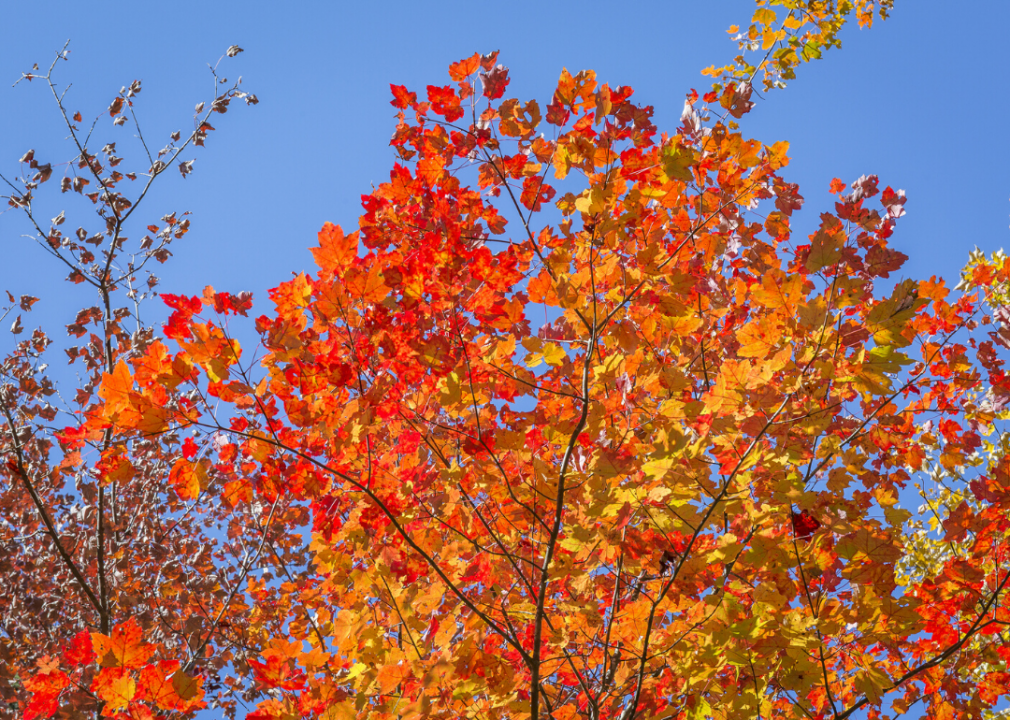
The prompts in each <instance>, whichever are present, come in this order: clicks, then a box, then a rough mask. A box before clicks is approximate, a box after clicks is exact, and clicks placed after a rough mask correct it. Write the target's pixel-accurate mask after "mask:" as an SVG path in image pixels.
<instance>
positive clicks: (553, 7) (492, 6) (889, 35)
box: [0, 0, 1010, 327]
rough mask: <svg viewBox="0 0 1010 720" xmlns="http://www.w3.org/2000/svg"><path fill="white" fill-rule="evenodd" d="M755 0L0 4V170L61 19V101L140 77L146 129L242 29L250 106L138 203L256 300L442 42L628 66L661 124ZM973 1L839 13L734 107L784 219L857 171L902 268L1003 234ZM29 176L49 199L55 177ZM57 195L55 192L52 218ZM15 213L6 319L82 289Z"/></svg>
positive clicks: (520, 81) (954, 260)
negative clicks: (877, 188)
mask: <svg viewBox="0 0 1010 720" xmlns="http://www.w3.org/2000/svg"><path fill="white" fill-rule="evenodd" d="M752 5H753V3H752V2H751V0H720V2H704V3H701V2H691V3H689V2H682V1H681V0H668V1H667V2H661V3H660V2H635V1H631V0H629V1H628V2H624V3H621V4H619V5H615V4H614V3H612V2H598V1H595V0H591V1H580V2H574V1H568V0H565V1H559V2H552V3H540V2H525V1H519V2H513V3H509V4H500V3H472V2H431V3H417V2H373V3H346V2H300V3H275V2H270V3H267V2H243V3H238V2H214V3H202V4H197V3H181V4H178V5H173V6H171V11H169V10H168V8H169V6H166V5H163V4H160V3H158V4H156V3H125V2H109V3H103V4H102V6H101V9H100V10H98V9H96V6H93V5H85V4H81V3H73V2H33V3H17V4H10V5H8V6H7V7H6V8H5V22H4V29H3V30H2V31H0V33H2V40H3V42H2V43H0V107H2V108H3V109H4V112H3V113H0V172H3V173H4V174H5V175H11V174H14V173H15V172H16V170H17V164H16V162H17V159H18V158H19V157H20V156H21V155H22V154H23V153H24V152H25V151H26V150H27V149H29V148H35V149H36V150H37V151H38V155H39V156H40V157H43V156H44V159H46V160H50V161H56V160H62V159H65V158H66V157H69V155H70V153H69V149H68V147H67V146H66V144H65V143H64V144H62V147H60V144H61V142H62V138H63V137H64V136H65V134H66V133H65V132H64V131H61V129H60V128H59V126H58V124H57V122H56V120H57V118H56V116H55V112H54V110H55V108H54V104H53V102H52V99H51V98H50V97H49V96H48V94H47V93H46V92H45V89H44V87H42V86H41V85H40V84H39V83H32V84H31V85H28V84H26V83H22V84H20V85H19V86H17V87H15V88H11V87H10V83H12V82H13V81H14V80H15V79H17V77H18V76H19V74H20V72H21V71H22V70H27V69H29V68H30V67H31V65H32V63H34V62H38V63H39V64H40V65H48V63H49V61H50V59H51V58H52V57H53V54H54V52H55V51H56V50H57V49H58V48H60V47H62V45H63V43H64V42H65V41H66V40H67V39H68V38H69V39H71V46H70V47H71V50H72V53H71V56H70V57H71V62H69V63H61V64H60V66H59V68H58V73H59V74H58V79H60V80H62V81H64V82H66V81H70V82H72V83H73V88H72V89H71V90H70V92H69V94H68V96H67V97H68V105H69V106H70V107H71V108H74V109H80V110H81V111H82V113H83V114H84V116H85V117H86V118H91V117H94V116H95V115H96V114H98V113H99V112H101V111H102V110H103V109H104V108H105V107H107V106H108V104H109V102H110V101H111V100H112V98H113V96H114V94H115V92H116V91H117V90H118V89H119V88H120V87H121V86H122V85H127V84H129V83H130V82H131V81H132V80H134V79H138V78H139V79H141V80H142V81H143V91H142V93H141V95H140V96H139V103H138V106H137V111H138V113H139V116H140V119H141V122H142V129H143V131H144V134H145V136H146V137H147V138H148V140H149V142H150V143H151V144H152V145H156V146H158V147H160V146H161V144H162V143H163V142H165V141H167V136H168V134H169V133H170V132H171V131H173V130H177V129H182V130H183V131H186V130H187V129H189V128H191V126H192V121H191V117H192V108H193V106H194V104H195V103H196V102H197V101H199V100H201V99H205V98H206V97H207V95H208V93H209V87H210V84H209V81H210V75H209V73H208V71H207V63H208V62H214V61H216V60H217V58H218V57H219V56H220V55H221V54H222V53H223V52H224V50H225V49H226V48H227V47H228V46H229V45H232V44H238V45H240V46H242V47H243V48H244V49H245V50H246V52H244V53H243V54H241V55H239V56H238V57H236V58H234V59H230V60H226V61H225V62H224V63H223V64H222V68H223V72H224V74H225V75H228V76H232V77H234V75H236V74H241V75H243V76H244V79H245V83H244V87H245V88H246V89H248V90H249V91H251V92H254V93H256V94H257V96H258V97H259V99H260V101H261V102H260V104H259V105H258V106H256V107H252V108H245V107H238V108H236V109H235V111H234V112H229V113H228V114H227V115H226V116H224V117H221V116H218V118H217V119H218V120H219V122H218V123H217V127H218V131H217V132H215V133H212V134H211V138H210V140H209V141H208V146H207V147H206V148H202V149H197V150H196V151H195V152H193V153H192V154H191V155H192V157H195V158H196V163H195V165H194V173H193V174H192V175H191V176H189V177H188V178H187V179H186V180H183V179H182V178H181V177H180V176H179V175H178V174H177V173H174V172H173V173H172V174H171V175H170V176H167V177H164V178H162V179H161V180H160V181H159V184H158V186H157V189H156V192H155V193H153V195H152V196H151V197H150V198H149V199H148V201H147V212H146V213H141V215H142V217H140V218H138V220H139V221H140V223H141V224H142V225H146V224H147V223H148V222H152V221H155V220H156V219H157V218H159V217H160V216H161V215H162V214H165V213H167V212H170V211H172V210H176V211H180V212H181V211H184V210H189V211H191V212H192V216H191V218H192V221H193V229H192V231H191V232H190V233H189V235H187V236H186V237H185V238H184V239H183V240H182V241H181V242H179V243H177V244H176V245H175V246H174V247H173V251H174V252H175V258H173V259H172V260H171V261H170V262H169V263H168V264H167V265H165V266H162V267H161V268H159V269H158V272H157V274H158V275H159V276H160V277H161V278H162V289H163V291H171V292H187V293H197V292H199V291H200V290H201V289H202V288H203V287H204V286H205V285H207V284H212V285H214V286H215V287H216V288H218V289H221V290H231V291H238V290H251V291H253V292H254V293H255V295H256V298H257V301H258V302H257V305H258V306H259V307H261V308H264V309H265V307H264V305H263V304H262V303H263V301H264V300H265V294H264V291H265V290H266V288H269V287H273V286H274V285H276V284H277V283H278V282H280V281H282V280H284V279H286V278H288V277H290V274H291V273H292V272H298V271H301V270H309V269H311V267H312V264H311V256H310V255H309V253H308V251H307V248H308V247H309V246H310V245H312V244H313V243H314V240H315V233H316V231H317V230H318V229H319V227H320V226H321V225H322V224H323V222H326V221H331V222H336V223H339V224H342V225H344V227H345V228H346V227H352V228H353V226H354V225H355V223H356V221H357V216H358V214H359V210H360V206H359V196H360V195H361V194H362V193H366V192H368V191H369V189H370V185H371V183H379V182H381V181H382V180H384V179H385V178H387V177H388V171H389V168H390V167H391V165H392V162H393V155H392V152H391V150H390V148H389V147H388V140H389V137H390V135H391V133H392V131H393V127H394V124H395V122H394V117H393V116H394V110H393V108H392V107H390V105H389V104H388V101H389V90H388V86H389V83H390V82H394V83H397V84H405V85H407V86H408V87H409V88H411V89H415V90H421V91H423V88H424V86H425V85H427V84H429V83H430V84H445V83H446V82H448V76H447V73H446V68H447V66H448V64H449V63H450V62H452V61H454V60H458V59H460V58H462V57H464V56H467V55H469V54H471V53H472V52H474V51H477V50H479V51H482V52H486V51H489V50H494V49H500V50H501V56H500V61H501V62H503V63H504V64H506V65H508V66H509V67H510V70H511V77H512V84H511V86H510V88H509V91H508V95H509V96H518V97H520V98H523V99H525V98H528V97H536V98H538V99H540V100H546V99H547V98H549V96H550V92H551V90H552V89H553V87H554V84H555V82H556V80H557V77H558V74H559V72H560V70H561V68H562V67H568V68H569V69H570V70H572V71H577V70H579V69H583V68H592V69H594V70H596V72H597V74H598V76H599V77H600V79H601V81H606V82H609V83H610V84H611V85H615V84H616V85H631V86H632V87H634V88H635V90H636V95H635V97H636V98H637V100H638V101H639V102H645V103H650V104H653V105H654V106H655V107H656V120H657V125H658V126H659V128H660V129H661V130H663V129H666V130H673V129H674V128H675V127H676V125H677V122H676V121H677V118H678V117H679V114H680V110H681V107H682V103H683V97H684V93H685V92H686V91H687V90H688V89H689V88H691V87H698V88H699V89H701V88H704V87H705V78H703V77H701V76H700V75H699V70H700V69H701V68H703V67H706V66H708V65H711V64H714V63H719V62H723V61H725V60H727V59H728V58H730V57H732V55H733V54H734V49H735V48H734V45H733V44H732V43H731V42H730V41H729V40H728V35H727V34H726V29H727V28H728V27H729V25H731V24H733V23H740V24H743V23H744V22H746V20H747V19H748V18H749V16H750V11H751V9H752ZM980 9H982V10H984V11H985V17H984V21H982V16H981V13H979V12H978V10H980ZM974 10H975V12H973V13H971V14H968V13H961V14H958V13H954V12H952V11H951V7H950V4H949V3H942V2H939V1H938V0H915V2H908V1H907V0H905V1H903V0H899V2H898V3H897V9H896V10H895V11H894V14H893V17H892V19H891V20H889V21H888V22H886V23H883V24H879V25H878V26H876V27H875V28H874V29H873V30H871V31H859V30H858V29H856V28H855V27H852V28H847V30H846V32H845V34H844V35H843V39H844V47H843V48H842V50H841V51H832V52H830V53H828V54H826V55H825V57H824V59H823V60H821V61H820V62H816V63H813V64H811V65H809V66H807V67H804V68H801V74H800V77H799V78H798V79H797V80H796V81H794V82H793V83H792V84H791V85H790V86H789V87H788V88H787V89H786V90H784V91H779V92H775V93H772V94H771V95H770V96H769V97H767V99H766V100H765V101H764V102H759V104H758V106H757V108H756V110H755V111H754V112H752V113H751V114H750V115H749V116H747V118H746V121H745V125H744V131H745V132H746V133H748V134H749V135H751V136H753V137H756V138H758V139H760V140H763V141H765V142H769V143H770V142H773V141H776V140H782V139H785V140H788V141H789V142H790V143H791V153H790V154H791V156H792V158H793V162H792V165H791V168H790V169H789V170H787V171H786V176H787V178H789V179H790V180H793V181H796V182H799V183H800V184H801V192H802V194H803V195H804V196H805V197H806V198H807V205H806V208H805V212H804V215H803V216H802V218H801V220H800V222H799V223H798V225H797V227H798V228H801V229H803V230H809V229H810V228H811V227H812V226H813V225H814V224H815V223H816V219H817V216H818V214H819V213H820V212H821V211H822V210H825V209H828V208H830V207H831V198H830V196H829V195H828V193H827V186H828V182H829V181H830V180H831V178H833V177H836V176H837V177H840V178H842V179H843V180H845V181H846V182H849V181H851V180H853V179H854V178H856V177H858V176H859V175H861V174H863V173H877V174H879V175H880V176H881V180H882V184H890V185H893V186H894V187H895V188H903V189H905V190H906V191H907V192H908V196H909V201H908V205H907V206H906V207H907V210H908V215H907V216H906V217H905V218H904V219H903V220H902V221H901V223H900V225H899V229H898V233H897V234H896V236H895V238H894V242H895V243H896V244H897V246H898V247H899V248H901V249H902V250H904V251H905V252H906V253H907V254H908V255H910V256H911V261H910V262H909V264H908V265H906V267H905V269H904V274H905V275H906V276H912V277H928V276H929V275H932V274H939V275H943V276H945V277H947V278H956V275H957V272H958V270H959V268H960V267H961V266H962V265H963V264H964V262H965V259H966V257H967V253H968V252H969V250H970V249H971V248H972V247H973V246H974V245H975V244H978V245H979V246H981V247H982V248H983V249H986V250H994V249H997V248H999V247H1001V246H1003V245H1004V244H1007V245H1010V243H1008V242H1007V232H1008V230H1007V224H1008V214H1010V202H1008V196H1010V188H1008V185H1010V182H1008V179H1007V174H1006V171H1005V170H1004V168H1007V167H1010V162H1008V160H1010V139H1008V136H1007V134H1006V133H1005V132H1003V131H1002V130H1001V129H1000V124H999V118H1001V117H1004V116H1005V115H1006V114H1007V113H1006V111H1007V107H1006V106H1007V99H1006V87H1005V86H1006V84H1007V80H1006V79H1005V75H1004V74H1003V73H1001V69H1002V68H1004V67H1005V66H1006V60H1005V58H1004V55H1003V51H1002V49H1001V44H1000V43H999V42H998V41H997V40H996V39H995V33H996V32H998V31H999V29H1000V28H1005V27H1007V26H1008V25H1010V23H1008V20H1010V4H1007V3H1002V2H994V1H989V2H981V3H978V4H977V6H976V7H975V8H974ZM985 28H991V29H992V30H991V35H990V36H989V37H986V36H985V35H983V34H981V29H985ZM97 132H99V133H100V135H99V136H98V137H99V140H101V141H102V142H105V140H106V139H117V140H118V141H119V146H118V147H119V154H120V155H122V156H124V157H126V158H127V159H128V160H129V159H130V158H137V159H139V157H138V155H137V152H136V151H137V147H136V146H135V145H133V144H131V142H130V140H131V139H132V135H133V133H134V130H133V128H132V122H131V123H128V124H127V126H126V127H123V128H113V127H112V126H111V120H109V119H108V118H107V117H106V118H103V120H102V121H100V123H99V129H98V131H97ZM58 148H59V150H57V149H58ZM47 189H49V188H47ZM44 196H47V197H44V199H48V201H49V202H50V205H51V207H52V213H51V215H56V214H57V213H58V212H59V210H60V209H62V206H60V205H59V201H60V200H61V197H60V196H59V195H58V194H56V193H53V192H52V190H50V192H49V193H45V194H44ZM64 197H65V196H64ZM48 207H49V206H48V205H47V206H46V208H47V210H46V212H48ZM40 214H41V215H43V216H44V217H50V216H51V215H49V214H45V212H40ZM77 217H80V216H79V215H78V216H77ZM77 217H72V210H71V209H68V218H69V219H70V220H71V221H73V220H76V219H77ZM24 232H27V228H26V225H25V223H24V221H23V220H22V219H20V218H19V217H17V216H16V214H15V213H13V212H7V213H4V214H0V238H2V242H3V248H4V259H5V262H4V263H2V264H0V290H5V289H6V290H10V291H11V292H13V293H14V294H15V295H19V294H22V293H30V294H33V295H37V296H39V297H41V298H42V300H43V302H41V303H39V304H38V305H37V306H36V311H35V312H34V313H33V315H32V318H31V321H32V322H31V323H29V322H27V321H28V318H26V324H29V325H30V324H34V323H36V322H40V321H41V322H45V323H46V324H50V323H54V324H55V323H58V324H57V325H56V326H57V327H59V325H62V324H65V323H67V322H69V321H70V320H71V318H70V317H68V315H69V314H70V312H71V311H73V310H76V308H79V307H81V306H82V305H84V304H91V301H90V299H89V298H87V297H86V296H85V295H84V293H85V290H84V288H83V286H81V287H78V288H73V287H71V286H69V285H66V286H64V285H63V284H62V283H55V284H54V280H55V279H56V278H60V277H62V276H63V273H62V272H61V270H60V269H59V268H58V267H56V266H55V261H53V260H51V259H50V258H48V257H47V256H44V255H43V254H42V253H41V252H40V251H39V249H38V248H37V247H34V246H32V244H31V243H30V242H28V241H27V240H25V239H24V238H22V237H20V236H21V234H22V233H24ZM134 234H136V235H140V234H142V232H140V231H139V228H138V229H137V230H134ZM955 282H956V280H955ZM78 297H79V298H80V299H79V300H78V299H77V298H78ZM154 310H155V308H154V307H153V306H151V307H150V308H149V310H148V311H147V312H148V313H153V311H154Z"/></svg>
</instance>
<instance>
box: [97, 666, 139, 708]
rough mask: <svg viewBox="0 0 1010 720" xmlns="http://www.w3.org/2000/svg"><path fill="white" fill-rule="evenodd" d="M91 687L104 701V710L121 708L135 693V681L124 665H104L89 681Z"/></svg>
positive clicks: (125, 705)
mask: <svg viewBox="0 0 1010 720" xmlns="http://www.w3.org/2000/svg"><path fill="white" fill-rule="evenodd" d="M91 689H92V690H93V691H94V693H95V695H97V696H98V697H99V698H101V699H102V700H104V701H105V703H106V706H105V707H106V710H108V711H115V710H123V709H125V708H126V707H127V706H128V705H129V704H130V701H131V700H133V698H134V696H135V695H136V692H137V683H136V681H135V680H134V679H133V677H132V676H131V675H130V673H129V671H128V670H127V668H126V667H104V668H102V670H101V671H100V672H99V673H98V674H97V675H95V679H94V680H92V681H91Z"/></svg>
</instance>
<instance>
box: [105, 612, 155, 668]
mask: <svg viewBox="0 0 1010 720" xmlns="http://www.w3.org/2000/svg"><path fill="white" fill-rule="evenodd" d="M141 635H142V633H141V630H140V626H139V625H138V624H137V621H136V620H135V619H133V618H130V619H129V620H127V621H126V622H125V623H122V624H120V625H117V626H116V627H114V628H113V629H112V636H111V637H109V636H106V635H102V634H101V633H91V642H92V645H93V646H94V649H95V654H96V655H97V656H98V662H99V663H100V664H101V666H102V667H106V668H108V667H123V668H139V667H141V666H142V665H143V664H144V663H145V662H146V661H147V659H148V658H149V657H151V654H152V653H153V652H154V646H153V645H149V644H147V643H144V642H141V639H140V638H141Z"/></svg>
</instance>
